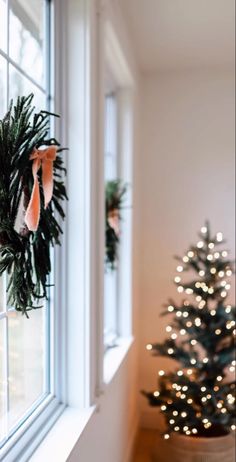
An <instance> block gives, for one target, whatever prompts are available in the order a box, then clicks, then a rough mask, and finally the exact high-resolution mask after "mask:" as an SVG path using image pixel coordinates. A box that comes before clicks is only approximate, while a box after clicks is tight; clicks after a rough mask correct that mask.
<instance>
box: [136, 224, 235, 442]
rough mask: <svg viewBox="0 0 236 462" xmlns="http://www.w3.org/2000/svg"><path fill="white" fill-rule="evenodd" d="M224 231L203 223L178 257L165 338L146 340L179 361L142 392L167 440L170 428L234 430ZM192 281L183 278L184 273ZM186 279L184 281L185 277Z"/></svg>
mask: <svg viewBox="0 0 236 462" xmlns="http://www.w3.org/2000/svg"><path fill="white" fill-rule="evenodd" d="M223 242H224V241H223V235H222V233H221V232H218V233H217V234H216V235H215V236H211V233H210V227H209V224H208V223H207V224H206V226H204V227H202V229H201V233H200V240H199V242H198V243H197V244H196V245H194V246H191V247H190V248H189V249H188V251H187V252H186V254H185V255H184V257H183V258H179V257H176V258H177V260H178V262H179V263H178V266H177V273H178V274H177V275H176V277H175V279H174V281H175V284H176V286H177V291H178V292H179V293H180V294H186V295H187V296H188V297H186V296H185V297H184V299H183V301H182V302H181V303H179V304H176V303H174V302H173V301H172V300H170V301H169V304H167V305H165V310H164V312H163V315H171V316H172V320H171V322H170V324H169V325H168V326H167V327H166V332H168V333H169V335H170V338H168V339H166V340H165V341H164V342H163V343H152V344H148V345H147V347H146V348H147V350H151V351H152V353H153V354H154V355H156V356H165V357H168V358H173V359H174V360H175V361H177V362H178V363H179V364H180V365H181V366H180V367H179V368H178V369H177V370H175V371H174V372H168V373H166V372H165V371H163V370H160V371H159V383H158V389H157V390H155V391H154V392H146V391H144V392H143V394H144V395H145V396H146V397H147V398H148V400H149V403H150V404H151V405H152V406H159V407H160V409H161V412H162V413H163V414H164V417H165V421H166V426H167V431H166V433H165V434H164V438H165V439H168V438H169V437H170V434H171V433H172V432H179V433H180V434H184V435H187V436H190V435H191V436H198V437H199V436H201V437H211V436H222V435H225V434H227V433H229V432H230V431H231V430H235V428H236V427H235V417H236V411H235V387H236V382H235V365H236V361H235V342H234V338H235V334H236V330H235V306H234V307H233V306H231V305H229V304H227V303H226V298H227V295H228V291H229V290H230V283H229V278H230V277H231V276H232V274H233V273H234V269H233V268H234V262H232V261H230V260H229V258H228V252H227V251H226V250H221V245H222V244H223ZM187 272H188V274H189V275H190V276H189V278H188V279H190V278H191V277H192V280H191V281H189V282H187V281H186V279H187V277H186V278H185V277H182V276H183V274H184V273H187ZM184 280H185V281H184Z"/></svg>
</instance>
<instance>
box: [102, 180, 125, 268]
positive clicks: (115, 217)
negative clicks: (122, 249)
mask: <svg viewBox="0 0 236 462" xmlns="http://www.w3.org/2000/svg"><path fill="white" fill-rule="evenodd" d="M126 191H127V186H126V185H123V184H122V181H121V180H119V179H118V180H112V181H107V183H106V217H105V218H106V265H107V267H108V268H110V269H112V270H113V269H115V266H116V262H117V260H118V246H119V242H120V238H119V235H120V229H119V222H120V220H121V213H120V211H121V209H122V204H123V200H124V195H125V193H126Z"/></svg>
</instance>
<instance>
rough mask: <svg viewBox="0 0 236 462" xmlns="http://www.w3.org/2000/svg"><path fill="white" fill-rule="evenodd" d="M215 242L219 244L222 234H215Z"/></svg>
mask: <svg viewBox="0 0 236 462" xmlns="http://www.w3.org/2000/svg"><path fill="white" fill-rule="evenodd" d="M216 240H217V242H221V241H222V240H223V234H222V233H221V232H219V233H217V234H216Z"/></svg>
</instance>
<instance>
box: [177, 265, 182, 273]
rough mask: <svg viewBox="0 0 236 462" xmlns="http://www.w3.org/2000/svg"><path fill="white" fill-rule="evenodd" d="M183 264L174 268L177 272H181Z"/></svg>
mask: <svg viewBox="0 0 236 462" xmlns="http://www.w3.org/2000/svg"><path fill="white" fill-rule="evenodd" d="M183 269H184V268H183V266H177V268H176V270H177V271H178V273H181V272H182V271H183Z"/></svg>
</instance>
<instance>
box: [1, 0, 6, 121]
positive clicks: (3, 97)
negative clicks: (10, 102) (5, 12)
mask: <svg viewBox="0 0 236 462" xmlns="http://www.w3.org/2000/svg"><path fill="white" fill-rule="evenodd" d="M0 1H1V0H0ZM6 103H7V63H6V60H5V59H4V58H2V56H1V55H0V118H2V117H3V115H4V114H5V112H6Z"/></svg>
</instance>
